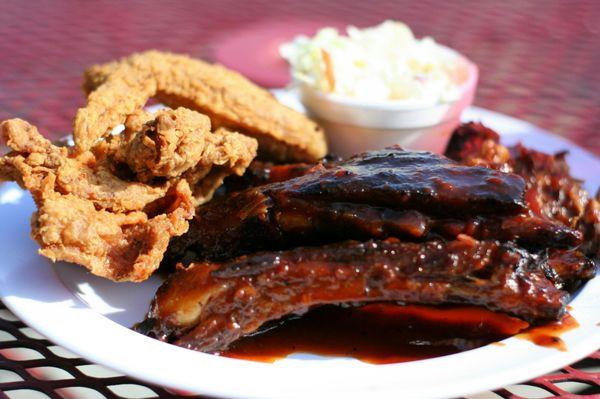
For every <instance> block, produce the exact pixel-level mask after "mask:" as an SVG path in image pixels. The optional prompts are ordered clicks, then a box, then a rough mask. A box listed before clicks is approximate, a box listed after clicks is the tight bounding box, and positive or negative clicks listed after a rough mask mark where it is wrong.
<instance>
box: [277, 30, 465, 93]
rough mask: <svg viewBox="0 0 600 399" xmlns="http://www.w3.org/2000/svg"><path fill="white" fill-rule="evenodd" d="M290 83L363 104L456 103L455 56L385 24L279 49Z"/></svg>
mask: <svg viewBox="0 0 600 399" xmlns="http://www.w3.org/2000/svg"><path fill="white" fill-rule="evenodd" d="M280 54H281V55H282V57H283V58H285V59H286V60H287V61H288V62H289V64H290V67H291V73H292V76H293V78H294V80H295V81H297V82H300V83H302V84H306V85H308V86H310V87H312V88H314V89H316V90H318V91H321V92H323V93H329V94H332V95H337V96H341V97H345V98H356V99H360V100H366V101H375V102H377V101H394V102H398V101H401V102H405V103H409V104H415V105H417V104H418V105H421V104H422V105H431V104H436V103H446V102H452V101H455V100H458V99H459V98H460V85H461V83H462V81H463V80H464V76H463V75H464V74H462V73H461V67H462V64H461V59H460V57H459V55H458V54H457V53H455V52H453V51H451V50H449V49H448V48H446V47H443V46H440V45H439V44H437V43H436V42H435V40H433V39H432V38H430V37H425V38H423V39H417V38H415V36H414V34H413V32H412V31H411V29H410V28H409V27H408V26H407V25H405V24H403V23H400V22H395V21H385V22H383V23H382V24H380V25H377V26H374V27H371V28H365V29H359V28H356V27H354V26H349V27H348V28H347V29H346V35H342V34H340V33H339V32H338V31H337V30H336V29H334V28H323V29H321V30H319V31H318V32H317V34H316V35H315V36H314V37H312V38H311V37H307V36H297V37H296V38H294V39H293V40H292V41H291V42H288V43H285V44H283V45H282V46H281V47H280Z"/></svg>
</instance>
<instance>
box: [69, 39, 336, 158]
mask: <svg viewBox="0 0 600 399" xmlns="http://www.w3.org/2000/svg"><path fill="white" fill-rule="evenodd" d="M83 88H84V90H85V92H86V93H87V94H88V98H87V105H86V106H85V107H84V108H81V109H79V111H78V112H77V115H76V117H75V121H74V138H75V144H76V146H77V147H78V148H79V149H80V150H87V149H89V148H91V147H92V146H93V145H94V143H95V142H96V141H97V140H98V139H100V138H102V137H104V136H106V135H108V134H109V133H110V132H111V129H113V128H114V127H115V126H117V125H118V124H121V123H123V122H125V119H126V117H127V115H130V114H132V113H134V112H135V111H136V110H140V109H141V108H142V107H143V106H144V105H145V104H146V102H147V100H148V99H149V98H155V99H157V100H158V101H160V102H161V103H163V104H165V105H168V106H170V107H172V108H175V107H179V106H181V107H185V108H189V109H193V110H196V111H199V112H202V113H204V114H206V115H208V116H209V117H210V119H211V122H212V125H213V128H215V129H216V128H219V127H224V128H228V129H230V130H234V131H238V132H240V133H242V134H245V135H248V136H251V137H254V138H256V139H257V140H258V142H259V155H260V156H261V157H262V158H265V159H270V160H274V161H279V162H284V161H289V162H294V161H297V162H315V161H317V160H319V159H321V158H323V157H324V156H325V155H326V154H327V144H326V141H325V136H324V133H323V130H322V129H321V128H320V127H319V126H318V125H317V124H316V123H314V122H313V121H311V120H310V119H309V118H307V117H306V116H305V115H303V114H301V113H299V112H296V111H294V110H292V109H290V108H288V107H286V106H284V105H282V104H281V103H279V102H278V101H277V100H276V99H275V98H274V97H273V95H271V93H269V92H268V91H267V90H264V89H262V88H260V87H258V86H256V85H255V84H253V83H252V82H250V81H249V80H248V79H246V78H245V77H243V76H242V75H240V74H238V73H237V72H234V71H232V70H229V69H227V68H225V67H223V66H220V65H215V64H210V63H207V62H204V61H201V60H197V59H193V58H190V57H188V56H185V55H178V54H172V53H164V52H159V51H154V50H151V51H146V52H143V53H136V54H133V55H131V56H129V57H126V58H123V59H121V60H119V61H114V62H110V63H108V64H103V65H96V66H92V67H91V68H89V69H88V70H87V71H86V72H85V75H84V85H83Z"/></svg>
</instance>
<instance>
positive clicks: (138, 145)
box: [96, 108, 257, 206]
mask: <svg viewBox="0 0 600 399" xmlns="http://www.w3.org/2000/svg"><path fill="white" fill-rule="evenodd" d="M107 145H108V148H104V147H102V146H101V147H100V148H103V151H105V152H106V153H107V155H108V156H109V157H111V158H112V160H113V161H114V162H116V163H124V164H127V165H128V166H129V168H130V169H131V170H132V171H133V172H134V173H135V174H136V179H137V180H139V181H141V182H145V183H148V182H152V181H153V180H155V179H156V178H157V177H158V178H166V179H171V178H175V177H177V176H181V177H183V178H184V179H186V180H187V181H188V182H189V183H190V186H191V187H193V189H194V205H196V206H198V205H201V204H203V203H205V202H207V201H208V200H210V199H211V198H212V195H213V193H214V191H215V190H216V189H217V188H218V187H219V186H220V185H221V184H222V183H223V179H224V178H225V177H226V176H228V175H232V174H234V175H238V176H241V175H243V174H244V171H245V170H246V167H247V166H248V165H249V164H250V162H251V161H252V159H254V157H255V156H256V150H257V142H256V140H255V139H253V138H250V137H247V136H244V135H242V134H239V133H234V132H230V131H228V130H226V129H223V128H219V129H217V131H215V132H214V133H212V132H211V131H210V120H209V118H208V117H207V116H206V115H202V114H200V113H198V112H195V111H191V110H189V109H186V108H178V109H176V110H161V111H158V112H157V113H156V114H155V115H153V114H149V113H147V112H144V111H141V112H139V113H136V114H134V115H131V116H130V117H128V119H127V121H126V124H125V131H124V133H123V134H122V135H119V136H113V137H111V139H110V140H109V141H108V144H107ZM96 152H98V151H96Z"/></svg>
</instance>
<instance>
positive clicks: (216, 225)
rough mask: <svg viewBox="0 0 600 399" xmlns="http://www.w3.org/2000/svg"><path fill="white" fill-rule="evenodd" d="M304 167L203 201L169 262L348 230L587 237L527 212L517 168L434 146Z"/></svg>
mask: <svg viewBox="0 0 600 399" xmlns="http://www.w3.org/2000/svg"><path fill="white" fill-rule="evenodd" d="M288 168H289V169H291V170H294V171H295V173H296V171H297V170H298V169H299V168H298V167H288ZM289 169H285V170H289ZM303 170H304V172H305V174H303V175H301V176H299V177H294V178H291V179H289V180H284V181H278V182H274V183H270V184H265V185H261V186H258V187H251V188H248V189H245V190H242V191H238V192H233V193H230V194H226V195H224V196H221V197H219V198H217V199H215V200H213V201H212V202H210V203H209V204H206V205H205V206H202V207H200V208H198V210H197V213H196V217H195V218H194V220H193V221H192V223H191V226H190V230H189V232H188V233H187V234H186V235H185V236H182V237H180V238H178V239H174V240H173V241H172V242H171V245H170V248H169V251H168V254H167V262H170V263H175V262H177V261H184V262H188V261H191V260H199V259H208V260H220V259H228V258H231V257H232V256H237V255H240V254H245V253H251V252H253V251H257V250H275V249H286V248H291V247H294V246H298V245H317V244H320V243H328V242H336V241H341V240H346V239H354V240H365V239H369V238H386V237H400V238H403V239H405V240H411V241H425V240H428V239H434V238H447V239H452V238H454V237H456V236H457V235H458V234H468V235H471V236H473V237H475V238H477V239H499V240H502V241H508V240H516V241H519V243H521V244H524V245H525V246H528V247H539V246H540V243H543V245H544V246H546V245H549V246H555V247H562V248H569V247H573V246H575V245H578V244H579V243H580V241H581V237H582V235H581V233H580V232H579V231H576V230H575V229H572V228H570V227H569V226H566V225H564V224H562V223H559V222H556V221H553V220H549V219H547V218H543V217H541V216H538V215H535V214H532V213H531V212H529V210H528V209H527V208H526V205H525V202H524V200H523V196H524V190H525V184H526V183H525V181H524V180H523V179H522V178H521V177H519V176H517V175H515V174H510V173H504V172H501V171H497V170H493V169H490V168H487V167H482V166H464V165H460V164H458V163H456V162H454V161H451V160H449V159H448V158H445V157H441V156H437V155H434V154H431V153H416V152H408V151H404V150H402V149H400V148H397V147H396V148H389V149H385V150H380V151H372V152H369V153H366V154H360V155H357V156H355V157H352V158H350V159H349V160H347V161H345V162H338V163H336V164H334V165H331V164H329V165H327V166H321V165H317V166H314V167H312V168H310V169H307V168H304V169H303Z"/></svg>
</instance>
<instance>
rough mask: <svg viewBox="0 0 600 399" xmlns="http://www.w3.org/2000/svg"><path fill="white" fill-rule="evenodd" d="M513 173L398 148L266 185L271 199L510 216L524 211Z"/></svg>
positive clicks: (521, 184)
mask: <svg viewBox="0 0 600 399" xmlns="http://www.w3.org/2000/svg"><path fill="white" fill-rule="evenodd" d="M524 187H525V182H524V181H523V180H522V179H521V178H520V177H519V176H516V175H513V174H508V173H499V172H497V171H495V170H491V169H489V168H483V167H466V166H463V165H460V164H457V163H455V162H454V161H451V160H450V159H448V158H445V157H442V156H438V155H434V154H431V153H428V152H410V151H404V150H402V149H401V148H399V147H395V148H394V147H392V148H387V149H384V150H378V151H371V152H367V153H363V154H360V155H356V156H354V157H351V158H350V159H348V160H346V161H344V162H342V163H339V164H337V165H336V166H334V167H332V168H319V169H317V170H315V171H314V172H312V173H309V174H307V175H304V176H301V177H298V178H295V179H292V180H288V181H285V182H281V183H276V184H272V185H268V186H264V189H263V192H265V193H266V194H267V195H269V196H276V195H284V196H286V197H290V198H298V199H305V200H323V199H325V200H326V201H327V202H351V203H361V204H368V205H371V206H382V207H386V208H390V209H395V210H407V209H410V210H417V211H424V212H427V213H429V214H435V215H456V214H457V213H460V214H462V215H480V214H511V213H515V212H518V211H520V210H523V209H524V202H523V198H522V193H523V189H524Z"/></svg>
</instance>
